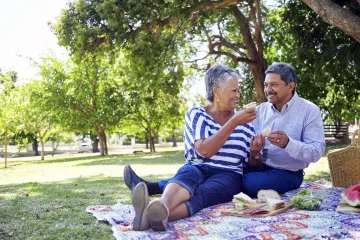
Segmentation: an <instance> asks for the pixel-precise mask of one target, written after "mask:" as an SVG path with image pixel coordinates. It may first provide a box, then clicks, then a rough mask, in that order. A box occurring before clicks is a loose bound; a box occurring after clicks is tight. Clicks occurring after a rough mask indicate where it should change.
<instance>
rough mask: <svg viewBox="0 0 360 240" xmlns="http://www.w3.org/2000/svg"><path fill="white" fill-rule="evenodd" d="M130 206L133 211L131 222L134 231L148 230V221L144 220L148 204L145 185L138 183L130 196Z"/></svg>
mask: <svg viewBox="0 0 360 240" xmlns="http://www.w3.org/2000/svg"><path fill="white" fill-rule="evenodd" d="M132 204H133V206H134V210H135V218H134V222H133V230H134V231H144V230H147V229H149V228H150V224H149V221H148V220H147V218H146V214H145V212H146V207H147V206H148V204H149V194H148V190H147V187H146V184H145V183H139V184H138V185H136V187H135V188H134V192H133V195H132Z"/></svg>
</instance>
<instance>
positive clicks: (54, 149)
mask: <svg viewBox="0 0 360 240" xmlns="http://www.w3.org/2000/svg"><path fill="white" fill-rule="evenodd" d="M51 144H52V151H51V156H54V155H55V152H56V150H57V148H58V146H59V142H52V143H51Z"/></svg>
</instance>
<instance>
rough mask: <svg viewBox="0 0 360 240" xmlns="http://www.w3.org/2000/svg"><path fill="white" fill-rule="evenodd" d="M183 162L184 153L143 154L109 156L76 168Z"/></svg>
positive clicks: (80, 164) (84, 163) (83, 163)
mask: <svg viewBox="0 0 360 240" xmlns="http://www.w3.org/2000/svg"><path fill="white" fill-rule="evenodd" d="M184 162H185V158H184V151H172V152H160V153H144V154H131V155H111V156H108V157H107V158H103V159H94V160H92V161H87V162H82V163H79V164H77V165H76V166H94V165H128V164H146V165H162V164H167V165H169V164H182V163H184Z"/></svg>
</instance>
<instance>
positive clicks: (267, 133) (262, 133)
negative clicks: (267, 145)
mask: <svg viewBox="0 0 360 240" xmlns="http://www.w3.org/2000/svg"><path fill="white" fill-rule="evenodd" d="M270 133H271V128H269V127H267V128H265V129H264V130H263V131H262V132H261V135H263V136H264V137H268V136H269V134H270Z"/></svg>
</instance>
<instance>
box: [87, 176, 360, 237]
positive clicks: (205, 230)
mask: <svg viewBox="0 0 360 240" xmlns="http://www.w3.org/2000/svg"><path fill="white" fill-rule="evenodd" d="M303 188H309V189H311V190H312V191H313V192H314V193H316V194H320V195H322V196H324V200H323V202H322V205H321V207H320V210H319V211H300V210H296V209H294V208H292V209H289V210H288V211H285V212H283V213H281V214H278V215H276V216H272V217H266V218H241V217H233V216H225V215H223V214H222V211H223V210H224V209H229V208H233V204H232V203H231V202H230V203H225V204H219V205H216V206H213V207H209V208H206V209H203V210H202V211H200V212H199V213H197V214H195V215H194V216H192V217H189V218H186V219H182V220H179V221H175V222H171V223H168V226H167V231H166V232H154V231H152V230H151V229H149V230H147V231H143V232H136V231H133V230H132V219H133V217H134V215H135V213H134V210H133V207H132V206H130V205H123V204H116V205H114V206H104V205H102V206H89V207H88V208H87V209H86V211H87V212H89V213H91V214H93V215H94V216H95V217H96V218H97V219H98V220H99V221H106V222H108V223H109V224H110V225H112V231H113V236H114V237H115V238H116V239H360V215H359V214H358V213H340V212H335V209H336V207H337V205H338V203H339V201H340V193H341V192H342V190H343V189H341V188H331V183H330V182H328V181H317V182H309V183H303V184H302V185H301V188H300V189H297V190H294V191H291V192H288V193H286V194H284V195H283V196H282V198H283V199H284V200H285V201H289V199H290V198H291V197H292V196H293V195H295V194H296V193H297V192H298V191H299V190H301V189H303Z"/></svg>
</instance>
